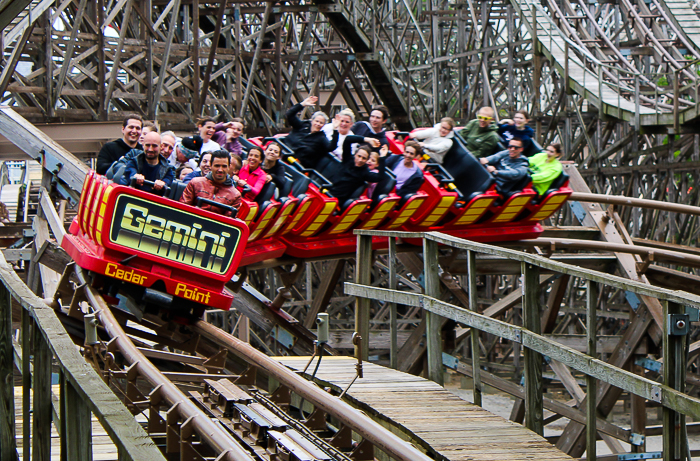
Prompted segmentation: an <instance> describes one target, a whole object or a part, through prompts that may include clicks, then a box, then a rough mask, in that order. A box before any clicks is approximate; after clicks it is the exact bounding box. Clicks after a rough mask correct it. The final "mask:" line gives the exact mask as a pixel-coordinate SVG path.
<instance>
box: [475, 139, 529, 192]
mask: <svg viewBox="0 0 700 461" xmlns="http://www.w3.org/2000/svg"><path fill="white" fill-rule="evenodd" d="M522 153H523V140H522V139H520V138H517V137H514V138H512V139H511V140H510V141H509V142H508V150H507V151H503V152H499V153H497V154H493V155H490V156H488V157H483V158H481V159H480V162H481V164H482V165H484V166H485V167H486V170H487V171H488V172H489V173H491V174H492V175H493V178H494V179H495V180H496V189H497V190H498V192H499V193H500V194H507V193H510V192H513V191H514V188H515V187H516V186H517V185H518V183H519V182H520V181H521V180H522V179H523V178H524V177H525V176H526V175H527V169H528V167H529V165H530V164H529V162H528V161H527V157H524V156H523V155H522Z"/></svg>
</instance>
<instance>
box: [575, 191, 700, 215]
mask: <svg viewBox="0 0 700 461" xmlns="http://www.w3.org/2000/svg"><path fill="white" fill-rule="evenodd" d="M569 199H570V200H578V201H581V202H598V203H608V204H610V205H621V206H635V207H640V208H650V209H652V210H662V211H671V212H674V213H685V214H691V215H696V216H700V207H697V206H693V205H684V204H682V203H670V202H661V201H658V200H649V199H645V198H634V197H625V196H624V195H604V194H589V193H585V192H573V193H572V194H571V196H570V197H569Z"/></svg>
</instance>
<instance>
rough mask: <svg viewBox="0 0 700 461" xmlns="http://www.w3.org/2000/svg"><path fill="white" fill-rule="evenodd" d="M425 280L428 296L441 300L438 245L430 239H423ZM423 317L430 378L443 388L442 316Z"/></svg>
mask: <svg viewBox="0 0 700 461" xmlns="http://www.w3.org/2000/svg"><path fill="white" fill-rule="evenodd" d="M423 280H424V282H425V294H426V296H430V297H432V298H436V299H437V298H439V297H440V280H439V279H438V244H437V242H434V241H432V240H428V239H423ZM423 315H425V337H426V343H427V345H428V354H427V355H428V378H429V379H430V380H432V381H435V382H436V383H438V384H440V385H441V386H442V384H443V376H442V331H441V330H442V322H441V319H440V316H439V315H437V314H433V313H432V312H428V311H423Z"/></svg>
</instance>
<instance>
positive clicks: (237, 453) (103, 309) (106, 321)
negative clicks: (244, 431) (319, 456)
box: [75, 267, 255, 461]
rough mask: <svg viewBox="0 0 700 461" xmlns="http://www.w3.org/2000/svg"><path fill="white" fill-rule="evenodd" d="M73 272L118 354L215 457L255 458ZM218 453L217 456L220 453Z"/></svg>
mask: <svg viewBox="0 0 700 461" xmlns="http://www.w3.org/2000/svg"><path fill="white" fill-rule="evenodd" d="M75 272H76V275H77V276H78V279H79V281H80V283H81V284H82V285H84V287H85V294H86V296H87V298H88V300H89V301H90V304H92V306H93V308H95V314H96V315H97V318H98V319H99V320H100V323H101V324H102V326H103V327H104V329H105V330H106V331H107V333H108V334H109V335H110V337H112V338H116V343H117V345H118V346H119V350H120V352H121V354H122V355H123V356H124V358H125V359H126V361H127V362H128V363H129V364H131V365H133V366H135V367H136V369H137V370H138V372H139V374H140V375H141V376H142V377H143V378H145V379H146V380H147V381H148V382H150V383H151V384H152V385H153V386H154V387H160V392H161V395H162V397H163V399H164V400H165V401H166V402H168V404H169V405H171V407H173V406H175V405H177V410H178V412H179V414H180V416H181V418H182V419H183V421H187V420H188V419H190V418H192V422H193V427H194V429H195V431H196V432H197V434H198V435H199V436H200V438H201V439H202V440H203V441H205V442H206V443H208V444H209V446H211V447H214V448H215V449H216V450H219V453H220V454H221V455H224V454H225V455H224V457H219V458H217V459H221V460H222V461H223V460H226V461H244V460H248V461H255V458H253V457H252V456H251V455H250V453H249V452H248V451H247V450H246V449H244V448H243V447H241V446H240V445H239V444H238V442H237V441H236V439H235V438H234V437H233V436H232V435H231V434H229V433H228V432H227V431H226V430H225V429H224V428H223V427H222V426H220V425H219V424H217V423H215V422H214V421H212V420H211V419H210V418H209V416H207V415H206V414H205V413H204V412H203V411H202V410H201V409H200V408H199V407H197V406H196V405H195V404H194V403H193V402H192V401H191V400H190V399H189V398H187V397H186V396H185V394H183V393H182V392H181V391H180V390H179V389H178V388H177V386H175V384H173V383H172V382H171V381H170V380H169V379H168V378H167V377H165V375H163V374H162V373H161V372H160V371H159V370H158V369H157V368H156V367H155V366H154V365H153V364H152V363H151V362H150V361H149V360H148V359H147V358H146V357H145V356H144V355H143V354H142V353H141V352H139V350H138V349H137V348H136V346H135V345H134V344H133V343H132V342H131V341H130V340H129V339H128V337H127V335H126V333H125V332H124V330H123V329H122V328H121V326H120V325H119V323H118V322H117V320H116V319H115V318H114V316H113V315H112V312H111V310H110V308H109V306H108V305H107V303H106V302H105V301H104V299H102V296H100V295H99V294H98V293H97V292H96V291H95V289H94V288H92V287H91V286H90V284H89V283H86V282H87V278H86V277H85V274H84V273H83V271H82V269H80V268H79V267H77V268H76V271H75ZM221 455H220V456H221Z"/></svg>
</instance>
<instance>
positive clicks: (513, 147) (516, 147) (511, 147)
mask: <svg viewBox="0 0 700 461" xmlns="http://www.w3.org/2000/svg"><path fill="white" fill-rule="evenodd" d="M522 148H523V146H510V145H509V146H508V149H522Z"/></svg>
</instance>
